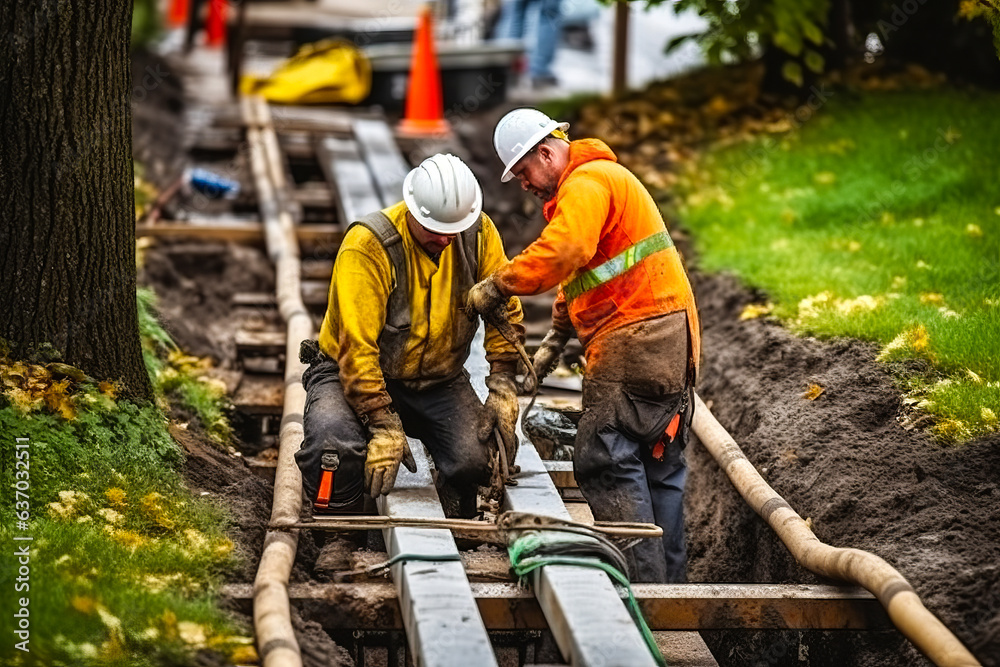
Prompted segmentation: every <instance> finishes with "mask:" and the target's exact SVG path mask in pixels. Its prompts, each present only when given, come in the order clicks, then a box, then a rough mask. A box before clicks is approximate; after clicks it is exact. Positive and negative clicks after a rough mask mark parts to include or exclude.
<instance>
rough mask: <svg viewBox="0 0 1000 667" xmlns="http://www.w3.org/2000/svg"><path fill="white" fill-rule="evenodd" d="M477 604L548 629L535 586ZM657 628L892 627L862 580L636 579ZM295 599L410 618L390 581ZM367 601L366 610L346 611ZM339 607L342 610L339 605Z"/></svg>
mask: <svg viewBox="0 0 1000 667" xmlns="http://www.w3.org/2000/svg"><path fill="white" fill-rule="evenodd" d="M470 588H471V590H472V593H473V595H474V596H475V599H476V605H477V607H478V608H479V613H480V614H481V615H482V618H483V621H484V622H485V624H486V627H487V628H488V629H489V630H544V629H547V628H548V625H547V623H546V621H545V616H544V614H542V610H541V607H539V606H538V601H537V600H536V599H535V597H534V595H533V594H532V593H531V591H530V590H528V589H526V588H524V587H523V586H521V585H519V584H516V583H512V582H472V583H470ZM251 589H252V587H251V586H250V585H249V584H230V585H227V586H225V587H223V590H222V595H223V597H226V598H228V599H230V600H233V601H235V602H236V603H237V604H240V605H242V604H245V601H247V600H248V599H249V597H250V595H251ZM632 590H633V592H634V593H635V596H636V599H637V600H638V601H639V606H640V608H641V609H642V612H643V615H644V616H645V617H646V622H647V623H649V627H650V629H652V630H654V631H679V630H887V629H890V628H892V622H891V621H890V620H889V618H888V616H887V615H886V613H885V610H883V609H882V607H881V605H880V604H879V602H878V600H877V599H875V597H874V596H873V595H872V594H871V593H869V592H868V591H866V590H864V589H863V588H860V587H857V586H824V585H812V584H633V586H632ZM289 596H290V599H291V600H292V602H293V603H308V604H309V607H310V608H311V609H313V610H316V611H321V612H322V613H320V614H317V617H318V618H323V619H330V621H328V622H327V625H326V627H328V628H337V629H341V630H394V629H395V630H398V629H402V627H403V623H402V618H401V616H400V609H399V598H398V596H397V594H396V589H395V587H394V586H393V585H392V584H390V583H388V582H385V581H372V582H365V583H347V584H292V585H291V586H290V587H289ZM354 601H363V602H364V610H363V611H361V612H360V613H355V614H349V613H345V609H348V608H350V607H351V606H352V603H353V602H354ZM338 609H339V611H338Z"/></svg>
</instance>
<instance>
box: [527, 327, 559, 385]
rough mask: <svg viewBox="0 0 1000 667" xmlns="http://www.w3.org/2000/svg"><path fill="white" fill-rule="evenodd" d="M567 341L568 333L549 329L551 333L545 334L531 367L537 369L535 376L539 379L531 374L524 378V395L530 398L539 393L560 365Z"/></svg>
mask: <svg viewBox="0 0 1000 667" xmlns="http://www.w3.org/2000/svg"><path fill="white" fill-rule="evenodd" d="M567 341H569V332H568V331H566V330H565V329H556V328H552V329H549V332H548V333H547V334H545V338H543V339H542V344H541V345H539V346H538V351H537V352H535V356H534V358H533V359H532V364H531V365H532V366H533V367H534V368H535V375H536V376H537V377H532V375H531V374H530V373H529V374H528V375H527V376H526V377H525V378H524V382H522V383H521V393H522V394H525V395H529V396H530V395H532V394H534V393H535V392H536V391H538V385H540V384H541V383H542V380H544V379H545V377H546V376H547V375H548V374H549V373H551V372H552V371H553V370H555V368H556V366H557V365H558V364H559V356H560V355H561V354H562V352H563V349H564V348H565V347H566V342H567Z"/></svg>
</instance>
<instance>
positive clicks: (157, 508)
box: [139, 491, 176, 530]
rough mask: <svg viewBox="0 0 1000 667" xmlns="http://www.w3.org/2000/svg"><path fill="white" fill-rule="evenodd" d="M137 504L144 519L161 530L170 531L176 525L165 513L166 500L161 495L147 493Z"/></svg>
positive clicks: (166, 512)
mask: <svg viewBox="0 0 1000 667" xmlns="http://www.w3.org/2000/svg"><path fill="white" fill-rule="evenodd" d="M139 504H140V506H141V507H142V511H143V512H144V513H145V515H146V517H147V518H148V519H149V520H150V521H152V522H153V523H155V524H156V525H158V526H160V527H161V528H166V529H167V530H172V529H173V528H174V526H175V525H176V523H175V522H174V520H173V519H171V518H170V515H169V513H168V511H167V508H166V498H164V497H163V494H161V493H157V492H156V491H153V492H152V493H148V494H146V495H145V496H143V498H142V500H140V501H139Z"/></svg>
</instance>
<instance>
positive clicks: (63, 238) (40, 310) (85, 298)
mask: <svg viewBox="0 0 1000 667" xmlns="http://www.w3.org/2000/svg"><path fill="white" fill-rule="evenodd" d="M131 16H132V2H131V0H109V1H108V2H101V3H91V2H85V1H84V0H33V1H32V2H24V1H20V2H18V1H16V0H0V26H3V30H4V31H5V32H4V34H3V35H2V36H0V40H2V41H0V128H2V131H0V183H2V184H3V185H2V187H0V338H2V339H4V340H5V341H6V342H7V344H8V346H9V347H10V351H11V355H12V357H13V358H19V359H27V358H36V359H37V358H39V357H43V358H44V357H58V358H61V359H62V360H63V361H64V362H65V363H69V364H72V365H74V366H78V367H79V368H81V369H83V370H84V371H85V372H86V373H88V374H89V375H91V376H93V377H95V378H98V379H101V380H114V381H119V382H121V383H122V385H123V390H124V393H125V395H127V396H130V397H132V398H138V399H149V398H151V397H152V388H151V385H150V381H149V376H148V374H147V372H146V368H145V366H144V364H143V359H142V349H141V345H140V341H139V333H138V316H137V312H136V298H135V290H136V268H135V222H134V220H135V204H134V193H133V186H134V181H133V172H132V136H131V115H132V111H131V100H130V93H131V77H130V68H129V41H130V29H131Z"/></svg>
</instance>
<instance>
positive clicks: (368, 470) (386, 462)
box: [365, 408, 417, 498]
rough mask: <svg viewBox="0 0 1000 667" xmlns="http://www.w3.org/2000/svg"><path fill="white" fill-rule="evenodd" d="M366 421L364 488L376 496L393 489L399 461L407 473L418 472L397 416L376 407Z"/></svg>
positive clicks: (390, 411)
mask: <svg viewBox="0 0 1000 667" xmlns="http://www.w3.org/2000/svg"><path fill="white" fill-rule="evenodd" d="M366 423H367V425H368V431H369V433H370V434H371V437H370V438H369V440H368V457H367V458H366V459H365V488H366V489H368V490H369V492H370V493H371V495H372V498H378V497H379V496H380V495H385V494H387V493H389V492H390V491H392V487H393V486H395V484H396V473H398V472H399V464H400V463H401V462H402V464H403V465H405V466H406V469H407V470H409V471H410V472H416V471H417V463H416V461H414V460H413V454H412V453H411V452H410V446H409V445H408V444H407V442H406V433H404V432H403V422H402V421H401V420H400V419H399V415H397V414H396V413H395V412H393V411H392V410H390V409H388V408H379V409H377V410H373V411H372V412H370V413H369V414H368V418H367V422H366Z"/></svg>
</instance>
